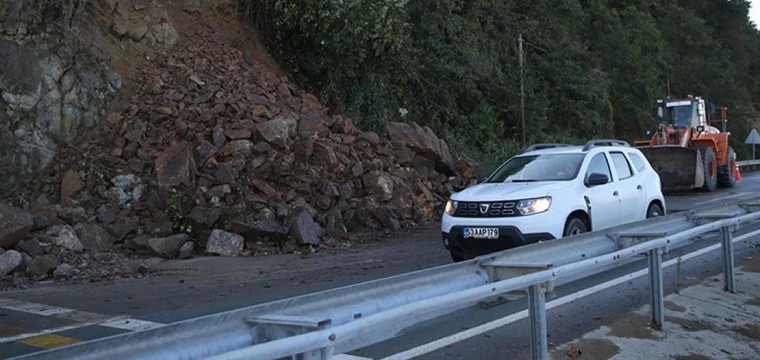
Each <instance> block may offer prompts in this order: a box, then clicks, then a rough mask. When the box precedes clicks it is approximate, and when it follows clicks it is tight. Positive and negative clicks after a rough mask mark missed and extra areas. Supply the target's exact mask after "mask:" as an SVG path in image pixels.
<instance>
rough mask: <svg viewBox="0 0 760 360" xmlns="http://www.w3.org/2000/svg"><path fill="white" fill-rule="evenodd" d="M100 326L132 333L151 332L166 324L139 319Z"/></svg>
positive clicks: (110, 322) (117, 321) (112, 322)
mask: <svg viewBox="0 0 760 360" xmlns="http://www.w3.org/2000/svg"><path fill="white" fill-rule="evenodd" d="M98 325H100V326H107V327H110V328H116V329H122V330H130V331H142V330H150V329H155V328H159V327H162V326H164V324H160V323H156V322H152V321H145V320H137V319H124V320H115V321H109V322H105V323H102V324H98Z"/></svg>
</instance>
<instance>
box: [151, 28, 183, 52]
mask: <svg viewBox="0 0 760 360" xmlns="http://www.w3.org/2000/svg"><path fill="white" fill-rule="evenodd" d="M153 35H154V36H155V37H156V41H158V42H159V43H161V44H164V45H166V46H167V47H172V46H174V45H175V44H176V43H177V41H179V34H177V31H176V30H174V27H173V26H172V25H171V24H169V23H167V22H164V23H161V25H156V26H154V27H153Z"/></svg>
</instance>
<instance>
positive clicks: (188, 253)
mask: <svg viewBox="0 0 760 360" xmlns="http://www.w3.org/2000/svg"><path fill="white" fill-rule="evenodd" d="M194 248H195V244H193V242H192V241H188V242H186V243H184V244H182V247H181V248H179V258H180V259H189V258H191V257H193V249H194Z"/></svg>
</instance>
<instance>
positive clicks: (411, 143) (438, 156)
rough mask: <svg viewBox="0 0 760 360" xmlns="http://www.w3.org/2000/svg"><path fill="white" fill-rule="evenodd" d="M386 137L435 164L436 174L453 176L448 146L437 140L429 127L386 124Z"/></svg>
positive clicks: (452, 163) (397, 123) (453, 168)
mask: <svg viewBox="0 0 760 360" xmlns="http://www.w3.org/2000/svg"><path fill="white" fill-rule="evenodd" d="M388 137H389V138H390V140H393V141H398V142H400V143H402V144H404V145H406V147H408V148H410V149H412V150H414V152H416V153H417V154H418V155H421V156H424V157H426V158H428V159H430V160H433V161H435V162H436V169H437V170H438V172H441V173H444V174H447V175H455V174H456V172H455V166H454V159H453V158H452V157H451V154H450V153H449V146H448V145H447V144H446V142H445V141H443V140H442V139H439V138H438V136H436V135H435V133H433V130H431V129H430V128H429V127H427V126H425V127H422V126H419V125H417V124H414V123H412V124H407V123H402V122H395V121H394V122H390V123H388Z"/></svg>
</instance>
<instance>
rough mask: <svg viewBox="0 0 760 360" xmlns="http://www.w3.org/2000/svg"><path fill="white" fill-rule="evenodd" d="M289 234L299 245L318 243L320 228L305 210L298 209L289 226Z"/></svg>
mask: <svg viewBox="0 0 760 360" xmlns="http://www.w3.org/2000/svg"><path fill="white" fill-rule="evenodd" d="M290 235H291V236H293V237H294V238H295V239H296V241H297V242H298V244H299V245H319V236H320V235H321V229H320V228H319V225H317V223H315V222H314V219H313V218H312V217H311V215H309V213H308V212H307V211H306V210H303V209H302V210H300V211H298V212H297V213H296V214H295V217H294V219H293V224H292V225H291V226H290Z"/></svg>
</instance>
